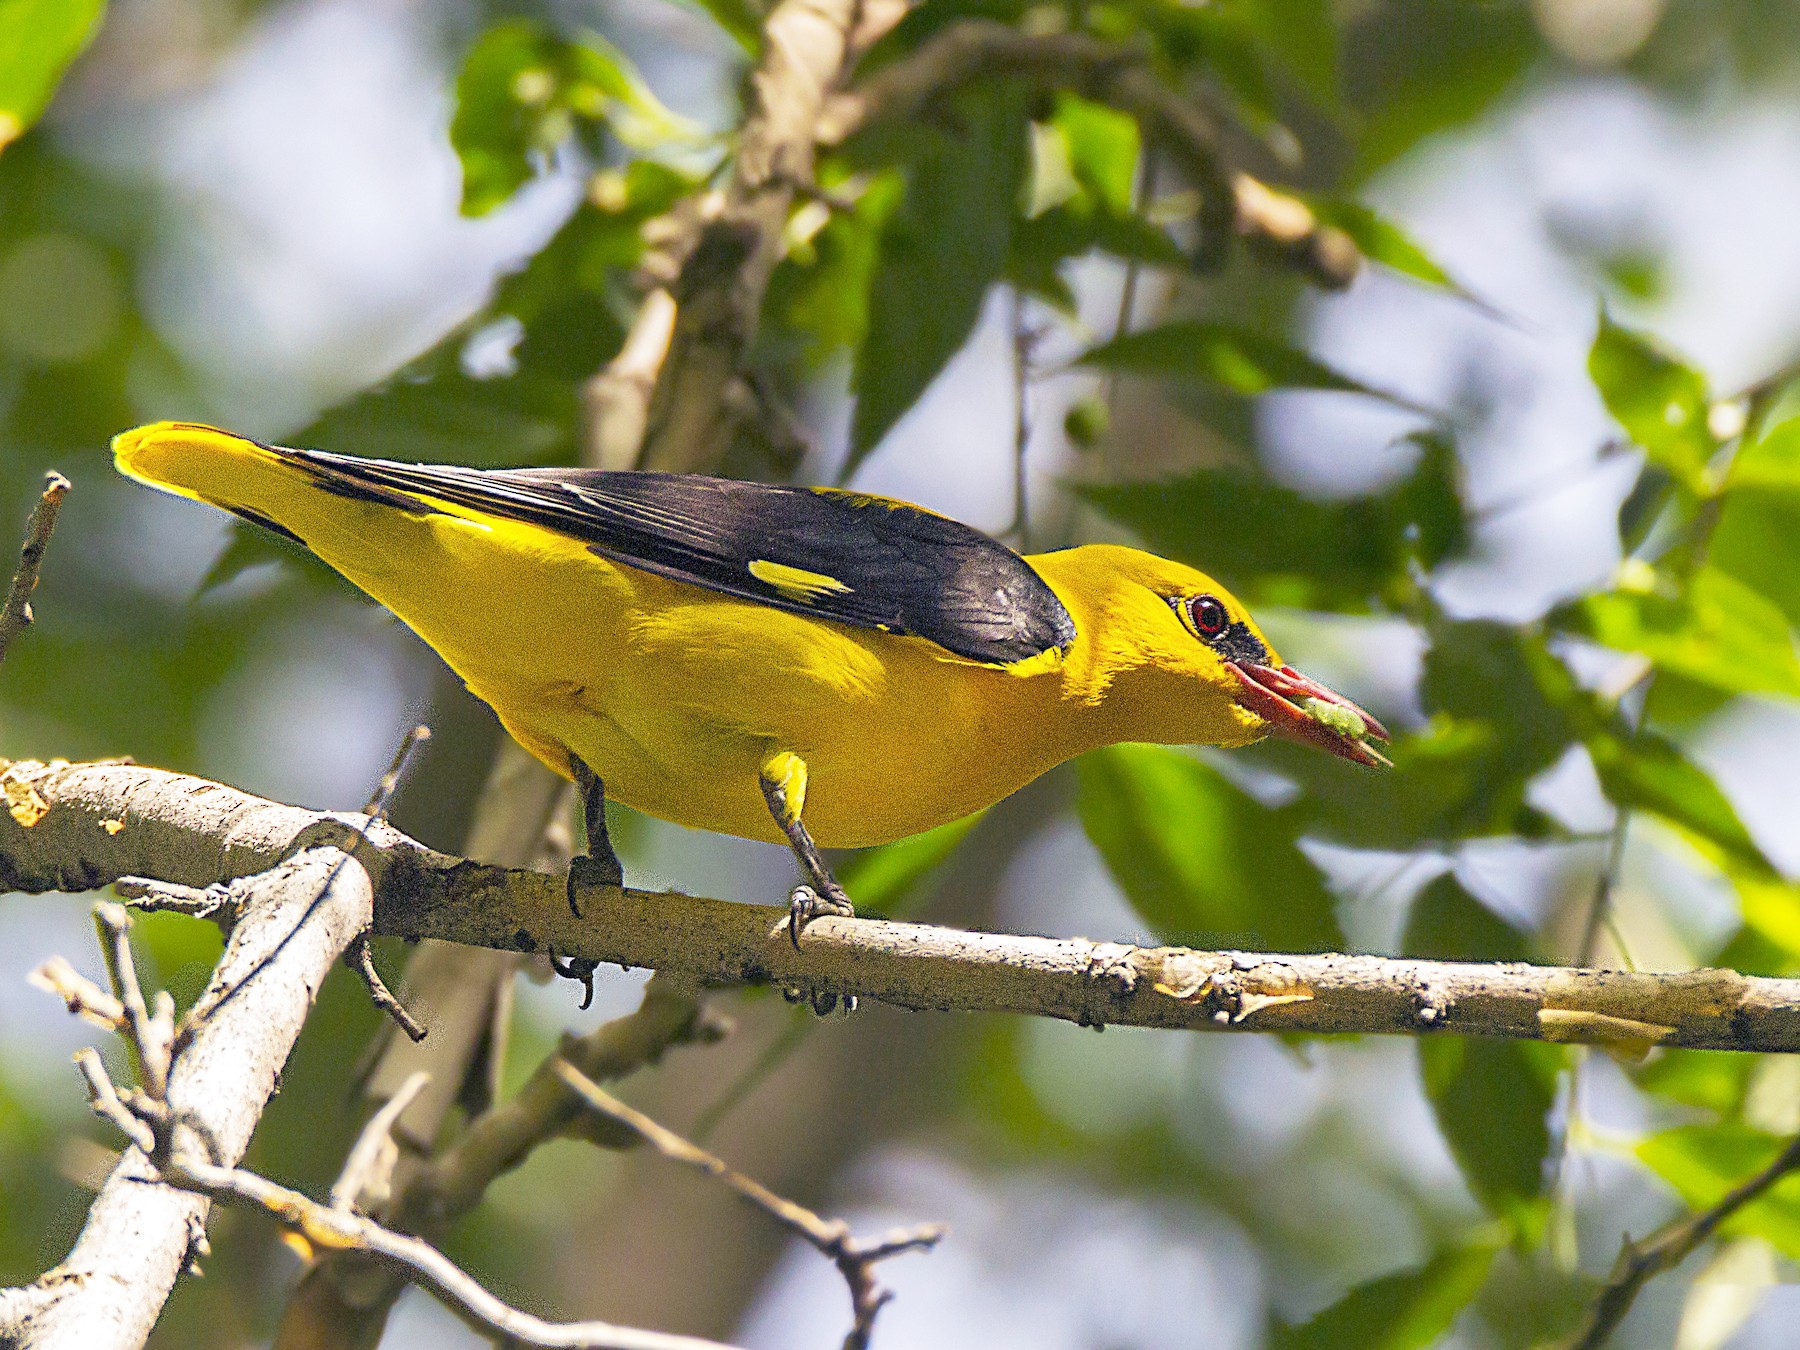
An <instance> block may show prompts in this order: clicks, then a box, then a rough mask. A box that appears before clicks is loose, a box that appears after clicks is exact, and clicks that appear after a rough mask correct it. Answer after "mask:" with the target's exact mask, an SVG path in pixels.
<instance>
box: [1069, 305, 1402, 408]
mask: <svg viewBox="0 0 1800 1350" xmlns="http://www.w3.org/2000/svg"><path fill="white" fill-rule="evenodd" d="M1080 363H1081V364H1082V365H1084V366H1096V367H1098V368H1100V369H1101V370H1116V371H1120V372H1122V373H1124V374H1128V375H1161V376H1173V377H1178V378H1185V379H1194V380H1200V381H1203V382H1204V383H1207V384H1212V385H1217V386H1218V387H1219V388H1222V389H1225V390H1227V391H1229V392H1231V393H1234V394H1243V395H1245V396H1251V395H1255V394H1266V393H1268V392H1269V391H1270V390H1273V389H1330V390H1337V391H1339V392H1343V393H1351V394H1368V395H1370V396H1372V397H1374V398H1379V399H1385V400H1386V401H1388V402H1390V403H1395V404H1398V405H1400V406H1401V407H1405V408H1411V409H1413V410H1414V411H1423V410H1422V409H1419V408H1418V406H1417V405H1416V404H1412V403H1409V402H1408V401H1407V400H1405V399H1403V398H1400V397H1399V396H1398V395H1395V394H1388V393H1383V392H1382V391H1381V390H1379V389H1374V388H1372V387H1370V386H1369V385H1366V384H1363V383H1362V382H1361V381H1359V380H1354V379H1351V378H1350V377H1349V376H1348V375H1344V374H1341V373H1340V372H1338V371H1336V370H1333V369H1332V368H1331V367H1330V366H1328V365H1326V364H1325V363H1324V362H1322V361H1319V360H1316V359H1315V358H1313V357H1311V356H1308V355H1307V354H1306V353H1305V352H1303V351H1299V350H1297V349H1296V348H1293V347H1290V346H1288V345H1287V344H1286V343H1283V342H1278V341H1276V340H1275V339H1273V338H1268V337H1264V336H1263V335H1262V334H1260V333H1255V332H1252V331H1250V330H1249V329H1247V328H1243V327H1240V326H1239V325H1237V324H1230V323H1220V322H1204V321H1201V320H1195V319H1181V320H1176V321H1174V322H1171V323H1165V324H1159V325H1158V326H1157V327H1155V328H1144V329H1140V330H1139V331H1137V332H1135V333H1126V334H1124V335H1123V336H1120V337H1116V338H1113V339H1111V340H1110V341H1107V342H1102V343H1101V344H1100V345H1099V346H1097V347H1090V348H1089V349H1088V350H1087V351H1086V352H1085V353H1083V354H1082V357H1081V362H1080Z"/></svg>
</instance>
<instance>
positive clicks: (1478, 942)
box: [1400, 872, 1531, 961]
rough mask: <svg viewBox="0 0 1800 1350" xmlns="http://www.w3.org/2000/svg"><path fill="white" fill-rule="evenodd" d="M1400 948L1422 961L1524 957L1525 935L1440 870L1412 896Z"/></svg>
mask: <svg viewBox="0 0 1800 1350" xmlns="http://www.w3.org/2000/svg"><path fill="white" fill-rule="evenodd" d="M1400 950H1401V951H1402V952H1403V953H1404V954H1405V955H1407V956H1416V957H1420V958H1422V959H1424V960H1427V961H1527V960H1529V959H1530V958H1531V950H1530V943H1529V942H1528V941H1527V940H1526V937H1525V934H1524V933H1522V932H1520V931H1519V930H1518V929H1517V928H1515V927H1513V925H1512V924H1510V923H1508V922H1507V921H1506V920H1505V919H1503V918H1501V917H1500V916H1499V915H1498V914H1496V913H1494V911H1493V910H1491V909H1489V908H1488V907H1487V906H1486V905H1484V904H1482V903H1481V901H1479V900H1477V899H1476V898H1475V897H1474V896H1472V895H1470V894H1469V892H1468V891H1467V890H1466V889H1465V888H1464V887H1463V884H1462V883H1461V882H1460V881H1458V880H1457V879H1456V874H1455V873H1454V872H1445V873H1444V874H1443V875H1442V876H1440V877H1437V878H1436V879H1435V880H1433V881H1432V882H1431V883H1430V884H1429V885H1428V886H1426V887H1425V889H1424V890H1422V891H1420V892H1419V894H1418V895H1417V896H1416V897H1414V899H1413V902H1412V908H1411V909H1410V910H1409V911H1408V913H1407V919H1406V931H1405V933H1404V934H1402V936H1401V938H1400Z"/></svg>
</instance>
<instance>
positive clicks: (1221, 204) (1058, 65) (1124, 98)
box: [818, 19, 1363, 290]
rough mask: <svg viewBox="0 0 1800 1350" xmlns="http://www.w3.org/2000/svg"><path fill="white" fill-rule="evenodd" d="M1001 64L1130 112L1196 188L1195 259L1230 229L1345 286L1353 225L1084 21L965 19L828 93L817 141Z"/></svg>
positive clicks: (1142, 54)
mask: <svg viewBox="0 0 1800 1350" xmlns="http://www.w3.org/2000/svg"><path fill="white" fill-rule="evenodd" d="M1000 75H1012V76H1019V77H1023V78H1027V79H1031V80H1035V81H1037V82H1038V83H1039V84H1040V85H1042V86H1043V87H1044V88H1046V89H1067V90H1070V91H1071V92H1073V93H1077V94H1081V95H1082V96H1084V97H1086V98H1090V99H1093V100H1095V101H1096V102H1100V103H1106V104H1109V105H1111V106H1112V107H1115V108H1117V109H1119V110H1120V111H1121V112H1125V113H1129V114H1130V115H1131V116H1132V117H1133V118H1135V119H1136V120H1137V123H1138V125H1139V126H1140V127H1141V128H1142V129H1143V133H1144V138H1145V140H1146V141H1148V142H1150V143H1152V144H1154V145H1155V146H1157V147H1159V148H1160V149H1162V150H1163V151H1164V152H1166V154H1167V155H1168V157H1169V159H1170V160H1171V161H1172V162H1173V163H1174V164H1175V165H1176V166H1177V167H1179V168H1180V169H1181V170H1182V172H1183V173H1185V174H1186V175H1187V177H1188V178H1189V179H1190V180H1191V181H1192V182H1193V184H1194V186H1195V187H1196V188H1198V189H1199V192H1200V196H1201V221H1200V224H1201V250H1202V253H1201V257H1200V262H1201V263H1202V264H1203V265H1206V264H1214V263H1217V262H1221V261H1223V259H1224V254H1225V251H1226V249H1227V248H1228V246H1229V243H1230V241H1231V240H1232V239H1233V238H1241V239H1242V240H1244V241H1245V243H1246V245H1247V246H1248V247H1250V248H1251V249H1253V250H1254V251H1256V252H1257V253H1259V254H1261V255H1262V256H1264V257H1267V258H1269V259H1271V260H1272V261H1275V262H1279V263H1282V264H1285V265H1287V266H1291V267H1295V268H1298V269H1299V270H1300V271H1301V272H1302V273H1304V274H1305V275H1306V277H1307V278H1308V279H1309V280H1311V281H1312V282H1314V283H1315V284H1317V285H1320V286H1324V287H1327V288H1329V289H1332V290H1339V289H1342V288H1343V287H1345V286H1348V285H1349V284H1350V283H1351V282H1352V281H1354V280H1355V279H1356V276H1357V274H1358V272H1360V271H1361V269H1362V262H1363V259H1362V254H1361V252H1360V251H1359V250H1358V249H1357V247H1356V245H1355V244H1354V243H1353V242H1352V241H1351V239H1350V237H1349V236H1348V235H1347V234H1345V233H1344V232H1343V231H1342V230H1339V229H1337V228H1336V227H1334V226H1330V225H1325V224H1322V223H1320V221H1319V220H1318V219H1317V217H1315V216H1314V215H1313V213H1312V210H1311V209H1310V208H1309V207H1308V206H1307V205H1306V203H1304V202H1302V201H1301V200H1299V198H1297V197H1291V196H1288V195H1287V194H1285V193H1280V192H1276V191H1275V190H1274V189H1272V188H1270V187H1268V186H1267V185H1266V184H1264V183H1262V182H1260V181H1258V180H1257V179H1255V178H1252V177H1251V176H1250V175H1248V174H1246V173H1242V172H1240V171H1238V170H1235V169H1233V168H1232V167H1231V166H1230V165H1229V164H1228V163H1226V161H1225V158H1224V155H1223V153H1222V151H1221V149H1220V132H1219V127H1218V125H1217V124H1216V122H1215V121H1214V119H1213V118H1212V116H1211V115H1210V114H1209V113H1208V112H1207V111H1206V109H1205V108H1204V107H1203V106H1202V105H1201V104H1200V103H1198V102H1197V101H1196V100H1194V99H1192V98H1188V97H1186V96H1184V95H1182V94H1181V93H1179V92H1178V91H1176V90H1174V89H1171V88H1170V87H1169V86H1168V85H1167V84H1165V83H1163V81H1162V80H1161V79H1160V78H1159V77H1158V76H1157V74H1156V72H1155V70H1154V69H1153V68H1152V67H1151V64H1150V56H1149V53H1148V52H1147V51H1145V50H1144V49H1142V48H1139V47H1134V46H1126V45H1123V44H1121V43H1118V42H1112V41H1108V40H1107V39H1105V38H1098V37H1094V36H1092V35H1090V34H1087V33H1029V32H1025V31H1023V30H1022V29H1019V28H1015V27H1013V26H1012V25H1010V24H1004V23H1000V22H998V21H996V20H993V19H964V20H962V21H960V22H958V23H953V24H950V25H949V26H947V27H946V28H944V29H943V30H942V31H941V32H939V33H938V34H937V35H936V36H934V37H932V38H930V39H928V40H927V41H925V42H923V43H921V44H920V45H919V47H918V48H917V49H916V50H915V51H913V52H912V53H911V54H910V55H908V56H906V57H903V58H902V59H900V60H898V61H895V62H894V63H893V64H892V65H890V66H886V67H883V68H882V69H881V70H879V71H877V72H875V74H873V75H871V76H870V77H869V78H868V79H866V80H863V81H861V82H859V83H858V84H857V85H856V86H855V87H853V88H851V89H848V90H846V91H844V92H842V93H839V94H836V95H834V96H833V97H832V98H831V99H829V100H828V101H827V103H826V105H825V108H824V111H823V113H822V115H821V116H820V119H819V124H818V138H819V143H820V144H821V145H827V146H831V145H840V144H842V143H843V142H845V141H847V140H848V139H849V138H850V137H851V136H854V135H855V134H856V133H857V132H859V131H862V130H864V129H866V128H868V127H871V126H875V125H877V124H881V123H892V122H897V121H902V120H904V119H907V118H913V117H919V116H927V115H929V111H930V109H931V108H933V107H935V106H941V105H942V103H943V100H945V99H946V98H948V97H949V96H950V95H952V94H954V93H955V92H956V91H957V90H958V89H960V88H962V87H963V86H965V85H967V84H970V83H972V82H974V81H975V80H977V79H991V78H993V77H995V76H1000Z"/></svg>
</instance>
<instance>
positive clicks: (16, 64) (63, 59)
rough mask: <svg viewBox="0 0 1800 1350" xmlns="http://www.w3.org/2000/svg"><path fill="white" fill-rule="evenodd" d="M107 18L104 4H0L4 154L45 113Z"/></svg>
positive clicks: (33, 0)
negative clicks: (57, 87) (77, 60)
mask: <svg viewBox="0 0 1800 1350" xmlns="http://www.w3.org/2000/svg"><path fill="white" fill-rule="evenodd" d="M105 13H106V0H0V150H4V149H5V148H6V147H7V146H8V145H10V144H11V143H12V142H14V141H16V140H18V139H19V137H20V136H22V135H24V134H25V132H26V130H27V128H29V127H30V126H31V124H32V123H34V122H36V121H37V120H38V118H39V117H40V116H41V115H42V114H43V111H44V108H45V106H46V105H47V104H48V103H49V102H50V98H51V95H53V94H54V93H55V92H56V86H57V84H58V83H59V82H60V81H61V80H62V77H63V72H64V71H66V70H67V69H68V68H69V64H70V62H72V61H74V59H75V58H76V57H77V56H80V55H81V53H82V52H83V51H84V50H86V48H87V45H88V43H89V42H91V41H93V38H94V34H95V33H96V32H98V31H99V28H100V18H101V16H102V15H103V14H105Z"/></svg>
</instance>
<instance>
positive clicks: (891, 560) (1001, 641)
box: [284, 450, 1075, 663]
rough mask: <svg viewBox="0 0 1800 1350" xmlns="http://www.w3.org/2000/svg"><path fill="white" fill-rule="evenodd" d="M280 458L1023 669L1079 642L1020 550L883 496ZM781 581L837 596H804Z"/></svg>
mask: <svg viewBox="0 0 1800 1350" xmlns="http://www.w3.org/2000/svg"><path fill="white" fill-rule="evenodd" d="M284 453H285V454H287V455H288V456H290V457H291V459H292V461H293V462H294V463H297V464H300V465H304V466H306V467H308V468H310V469H311V470H313V471H314V472H315V473H316V474H317V475H318V477H319V480H320V485H321V486H323V487H326V488H328V489H329V490H331V491H334V492H340V493H345V494H347V495H353V496H355V495H364V494H366V495H367V496H368V497H369V498H371V499H373V500H377V501H381V502H383V503H385V504H390V505H392V504H394V498H395V495H396V494H409V495H410V494H414V493H417V494H421V495H423V496H425V497H428V498H435V499H436V500H438V501H441V502H447V503H450V504H452V505H455V506H460V507H465V508H469V509H473V510H476V511H482V512H486V513H489V514H492V515H496V516H501V517H504V518H507V519H511V520H519V521H525V522H528V523H530V524H533V525H539V526H542V527H544V528H545V529H549V530H554V531H556V532H557V533H559V534H563V535H567V536H569V537H570V538H574V539H579V540H580V541H581V542H583V543H585V544H586V545H587V546H588V547H589V548H590V549H592V550H593V551H594V552H595V553H597V554H599V555H600V556H601V557H604V558H608V559H611V560H612V561H614V562H620V563H626V564H628V565H630V566H632V567H639V568H643V569H644V570H645V571H649V572H656V573H659V574H661V575H663V576H666V577H673V578H675V579H676V580H678V581H685V582H689V583H691V584H693V585H696V586H704V587H706V588H708V589H710V590H714V591H722V592H724V593H725V594H727V595H735V596H739V597H741V598H743V599H746V600H754V601H758V602H760V603H762V604H765V605H771V606H774V607H775V608H777V609H785V610H791V611H793V612H794V613H796V614H807V615H812V616H814V617H818V618H825V619H833V620H836V621H837V622H839V623H846V624H853V625H855V626H857V627H862V628H879V629H883V630H885V631H888V632H893V633H901V634H910V635H912V636H916V637H922V638H926V639H928V640H929V641H932V642H935V643H937V644H938V645H939V646H940V647H943V648H944V649H946V650H947V651H950V652H953V653H955V654H956V655H958V656H962V657H967V658H968V659H970V660H973V661H986V662H996V663H1007V662H1013V661H1022V660H1025V659H1027V658H1029V657H1033V656H1036V655H1039V654H1040V653H1042V652H1045V651H1049V650H1051V649H1052V648H1056V649H1061V648H1066V647H1067V646H1068V645H1069V644H1070V643H1071V642H1072V641H1074V639H1075V624H1074V621H1073V620H1072V619H1071V618H1070V617H1069V612H1068V610H1066V609H1065V608H1064V607H1063V604H1062V602H1061V601H1060V600H1058V599H1057V598H1056V594H1055V592H1054V591H1052V590H1051V589H1050V587H1049V586H1047V585H1046V584H1045V583H1044V580H1043V578H1041V577H1040V576H1038V574H1037V573H1036V572H1034V571H1033V570H1032V568H1031V565H1030V564H1029V563H1027V562H1026V561H1025V560H1024V559H1023V558H1021V557H1020V556H1019V555H1018V554H1016V553H1014V552H1013V551H1012V550H1011V549H1009V548H1007V547H1006V546H1005V545H1003V544H1000V543H998V542H996V541H995V540H993V539H990V538H988V536H986V535H985V534H982V533H981V532H980V531H979V530H975V529H972V528H970V527H969V526H967V525H964V524H961V523H960V522H958V521H954V520H950V519H948V518H946V517H944V516H939V515H935V514H933V513H932V512H929V511H925V510H921V509H920V508H918V507H916V506H909V505H907V504H905V503H903V502H897V501H892V500H890V499H887V498H883V497H868V496H864V495H861V494H857V493H847V492H836V491H831V490H827V489H817V488H795V487H780V486H774V485H771V484H767V483H745V482H738V481H735V480H732V479H723V478H705V477H700V476H698V475H693V474H668V473H634V472H605V471H601V470H595V469H466V468H460V467H456V466H452V465H437V464H418V465H414V464H395V463H390V462H388V461H386V460H378V459H356V458H352V457H350V456H346V455H332V454H327V453H325V452H323V451H318V450H292V451H285V452H284ZM409 505H411V506H412V507H413V509H415V510H416V509H418V506H419V503H417V502H416V501H411V502H409ZM427 509H429V508H427ZM786 569H795V570H797V571H798V572H800V573H804V574H812V576H813V577H815V578H817V579H819V580H820V581H829V582H830V583H833V584H831V585H818V586H811V587H809V586H808V585H807V584H806V579H805V578H804V577H802V578H795V577H794V576H793V575H792V574H791V573H790V572H788V571H787V570H786ZM759 573H760V575H759ZM770 577H774V578H776V581H773V582H772V581H770V580H769V579H768V578H770ZM777 583H781V584H777Z"/></svg>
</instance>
